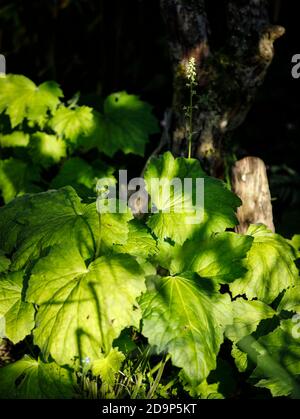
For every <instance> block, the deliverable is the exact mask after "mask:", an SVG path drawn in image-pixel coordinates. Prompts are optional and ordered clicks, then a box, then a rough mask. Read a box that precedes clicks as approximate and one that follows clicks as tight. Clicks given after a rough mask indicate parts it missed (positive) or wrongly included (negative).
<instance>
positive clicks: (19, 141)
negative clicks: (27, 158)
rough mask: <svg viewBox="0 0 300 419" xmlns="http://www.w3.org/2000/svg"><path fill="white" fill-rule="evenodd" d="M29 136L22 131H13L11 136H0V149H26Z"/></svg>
mask: <svg viewBox="0 0 300 419" xmlns="http://www.w3.org/2000/svg"><path fill="white" fill-rule="evenodd" d="M29 138H30V136H29V134H26V133H25V132H23V131H13V132H12V133H11V134H0V147H3V148H5V147H27V146H28V144H29Z"/></svg>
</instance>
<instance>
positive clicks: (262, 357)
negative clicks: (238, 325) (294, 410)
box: [252, 319, 300, 399]
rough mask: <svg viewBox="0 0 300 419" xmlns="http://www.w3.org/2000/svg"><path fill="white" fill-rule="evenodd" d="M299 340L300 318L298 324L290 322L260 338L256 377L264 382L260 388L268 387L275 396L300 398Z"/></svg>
mask: <svg viewBox="0 0 300 419" xmlns="http://www.w3.org/2000/svg"><path fill="white" fill-rule="evenodd" d="M299 337H300V334H299V319H298V324H297V323H295V322H294V321H293V320H292V319H289V320H285V321H282V322H281V325H280V326H279V327H278V328H277V329H275V330H274V332H272V333H269V334H268V335H266V336H263V337H261V338H259V339H258V343H257V344H256V346H255V349H256V350H257V351H258V353H259V355H258V357H257V368H256V369H255V371H254V373H253V375H252V378H255V379H258V378H259V379H260V381H259V382H258V383H257V384H256V386H257V387H265V388H268V389H269V390H270V391H271V393H272V395H273V396H274V397H278V396H291V397H293V398H297V399H299V398H300V345H299Z"/></svg>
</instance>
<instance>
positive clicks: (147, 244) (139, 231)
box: [115, 220, 157, 259]
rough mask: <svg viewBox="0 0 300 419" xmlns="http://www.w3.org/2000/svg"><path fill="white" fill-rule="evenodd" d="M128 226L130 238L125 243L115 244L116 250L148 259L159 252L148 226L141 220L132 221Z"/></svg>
mask: <svg viewBox="0 0 300 419" xmlns="http://www.w3.org/2000/svg"><path fill="white" fill-rule="evenodd" d="M128 227H129V233H128V240H127V241H126V243H124V244H123V245H117V246H115V248H116V251H117V252H120V253H128V254H130V255H132V256H135V257H136V258H144V259H148V258H149V257H151V256H153V255H154V254H155V253H156V252H157V247H156V241H155V240H154V238H153V237H152V235H151V234H150V232H149V230H148V229H147V227H145V226H144V224H143V223H142V222H141V221H139V220H132V221H130V222H129V224H128Z"/></svg>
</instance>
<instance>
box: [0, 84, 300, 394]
mask: <svg viewBox="0 0 300 419" xmlns="http://www.w3.org/2000/svg"><path fill="white" fill-rule="evenodd" d="M16 89H18V93H17V90H16ZM0 91H1V93H0V112H3V113H4V112H5V114H2V117H1V118H2V119H1V121H3V124H4V125H3V127H4V128H3V129H2V130H1V132H2V133H3V134H1V136H0V144H1V147H2V148H1V153H2V150H4V151H3V153H4V154H5V153H12V155H10V156H9V154H8V155H7V156H9V157H8V158H6V157H5V158H4V159H3V160H1V165H2V166H1V169H0V186H1V188H2V193H3V197H4V200H5V202H6V205H4V206H3V207H1V208H0V319H1V321H2V326H3V325H4V324H5V337H6V339H8V341H9V342H11V343H13V344H14V345H15V347H14V348H15V351H16V354H15V359H17V360H16V361H15V362H11V363H8V364H7V365H5V366H3V367H1V369H0V396H1V397H2V398H79V397H82V398H97V397H102V398H128V397H130V398H145V397H147V398H176V397H193V398H238V397H245V396H249V397H271V396H274V397H280V396H287V397H292V398H300V345H299V339H300V330H299V315H297V313H299V311H300V282H299V272H298V269H297V267H296V264H295V261H296V259H298V258H299V237H297V236H295V237H294V238H293V240H291V241H289V240H286V239H284V238H283V237H282V236H280V235H277V234H274V233H272V232H271V231H269V230H268V229H267V228H266V227H265V226H264V225H251V226H250V227H249V230H248V232H247V234H246V235H238V234H236V233H234V232H232V231H230V229H232V228H233V227H234V226H235V225H236V223H237V220H236V216H235V211H236V208H237V207H238V206H239V205H240V200H239V199H238V198H237V197H236V196H235V195H234V194H232V193H231V192H230V191H229V190H228V189H227V187H226V186H225V185H224V184H223V183H222V182H221V181H219V180H217V179H213V178H211V177H209V176H207V175H206V174H205V172H204V171H203V170H202V168H201V166H200V163H199V162H198V161H197V160H194V159H185V158H177V159H175V158H174V157H173V156H172V154H171V153H169V152H167V153H165V154H163V155H161V156H160V157H158V158H152V159H151V160H150V161H149V163H148V165H147V167H146V170H145V174H144V179H145V184H146V189H147V191H148V192H149V194H150V202H149V208H155V211H152V212H148V213H145V214H142V215H141V214H139V216H138V217H134V216H133V214H132V210H131V209H130V208H129V207H127V203H126V202H125V203H124V202H123V203H122V202H121V201H117V204H118V205H119V207H121V206H122V208H123V209H124V208H125V209H126V211H122V212H120V211H119V212H116V213H111V212H101V213H100V212H99V203H101V204H103V205H109V203H110V198H107V197H103V196H101V195H100V196H99V197H98V199H97V204H96V202H95V200H94V201H93V202H88V201H87V200H86V199H85V197H86V192H87V191H88V193H95V192H94V185H95V178H97V177H98V178H100V179H101V177H102V176H105V177H106V181H107V178H109V179H111V178H110V176H111V175H112V172H109V175H108V174H107V172H106V173H105V174H104V175H103V174H101V173H99V172H97V169H96V166H93V164H91V163H90V162H88V161H86V160H85V159H83V158H81V157H78V152H83V151H82V150H84V149H89V148H92V149H99V150H100V151H101V152H103V153H106V154H108V155H112V154H113V153H114V152H115V151H116V150H118V149H121V150H122V151H123V152H124V153H129V152H134V153H137V154H143V151H144V145H145V142H146V141H147V139H148V135H149V134H150V133H151V132H153V131H155V130H156V128H157V124H156V122H155V119H154V117H153V116H152V115H151V113H150V108H149V106H148V105H146V104H144V103H143V102H141V101H140V100H139V99H138V98H137V97H134V96H131V95H127V94H125V93H119V94H114V95H112V96H110V97H109V98H108V99H106V101H105V103H104V107H103V113H97V112H96V111H94V110H91V109H90V108H87V107H79V106H77V105H76V104H74V103H72V104H71V105H69V107H66V106H65V105H63V104H62V103H61V101H60V97H61V96H62V93H61V91H60V89H59V88H58V86H57V85H55V84H52V83H50V84H49V83H44V84H43V85H41V86H39V87H36V86H35V85H33V84H32V82H30V81H29V80H27V79H25V78H23V77H21V76H9V77H7V78H4V79H0ZM20 92H21V93H20ZM5 98H6V99H5ZM25 103H26V105H25ZM7 118H8V119H9V120H7ZM1 123H2V122H1ZM5 124H10V125H8V126H7V125H5ZM5 126H6V128H5ZM5 130H7V132H6V131H5ZM9 130H10V131H11V132H10V133H9V132H8V131H9ZM20 148H21V149H22V151H21V152H20ZM7 150H8V151H7ZM74 150H76V153H77V154H74V155H73V154H72V153H73V152H74V153H75V151H74ZM14 153H16V154H14ZM95 155H96V157H97V158H98V157H99V156H98V155H97V154H96V152H95ZM16 156H19V157H18V158H17V157H16ZM20 156H22V159H20ZM66 156H70V158H68V159H66ZM23 157H24V159H23ZM15 160H18V162H19V163H17V165H16V166H15V165H14V164H15ZM59 161H63V163H60V164H61V166H60V170H59V173H58V174H57V176H56V177H55V178H54V179H52V180H51V184H52V189H51V190H49V191H44V192H41V191H40V192H38V191H36V190H35V186H34V188H33V189H34V190H32V185H33V184H34V182H33V183H32V179H31V180H30V181H29V182H27V181H28V180H29V177H28V176H29V175H30V176H31V175H33V174H35V173H34V171H33V170H32V165H33V164H34V166H33V167H34V168H36V170H37V176H42V175H43V174H44V173H45V172H44V171H43V168H47V165H48V164H50V163H51V164H58V162H59ZM18 164H22V165H25V166H26V165H27V166H26V167H27V169H28V170H29V175H26V176H25V178H26V182H25V181H24V182H23V180H24V179H25V178H24V179H23V178H22V179H21V180H20V183H19V184H17V183H16V180H14V179H15V178H14V175H13V173H15V172H16V173H17V174H18V176H17V178H19V175H20V173H23V172H22V171H21V172H20V171H19V168H18ZM25 166H22V167H25ZM7 167H11V171H7ZM27 169H26V170H27ZM24 170H25V169H24ZM78 176H79V177H78ZM174 178H177V179H181V180H183V179H187V178H188V179H193V180H194V181H195V182H194V183H193V188H192V189H191V190H190V195H188V196H186V195H184V196H183V195H182V193H178V191H177V192H176V191H175V190H174V191H173V193H171V194H168V193H166V191H167V189H166V188H167V187H168V186H170V183H171V182H172V180H173V179H174ZM1 179H2V180H1ZM3 179H4V180H3ZM7 179H9V180H10V181H11V182H9V181H8V180H7ZM79 179H80V182H79ZM153 179H159V180H164V182H163V183H162V184H159V183H153V182H152V180H153ZM197 179H202V180H203V185H204V189H203V190H204V201H200V202H198V201H197V200H196V199H195V197H196V194H197V188H196V186H195V185H196V180H197ZM1 182H2V183H1ZM22 182H23V183H22ZM45 182H46V181H45ZM18 185H19V186H20V185H21V186H20V188H19V187H18ZM79 186H80V187H79ZM83 186H84V187H85V188H86V189H82V188H81V187H83ZM48 187H49V182H48V183H47V182H46V184H43V182H42V183H40V184H39V188H40V189H48ZM26 192H36V193H26ZM16 195H18V196H17V197H16V198H15V196H16ZM114 201H115V200H114ZM183 201H184V202H183ZM178 202H182V203H183V204H184V205H182V209H181V211H180V212H178V211H176V208H177V205H178ZM195 202H196V204H195ZM203 202H204V205H203ZM191 219H193V220H194V222H191ZM1 316H2V317H1ZM0 332H1V330H0ZM0 348H1V346H0Z"/></svg>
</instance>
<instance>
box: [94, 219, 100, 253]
mask: <svg viewBox="0 0 300 419" xmlns="http://www.w3.org/2000/svg"><path fill="white" fill-rule="evenodd" d="M98 224H99V227H98V231H99V237H98V241H97V247H96V253H95V259H97V257H98V256H99V254H100V247H101V214H100V212H98Z"/></svg>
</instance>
